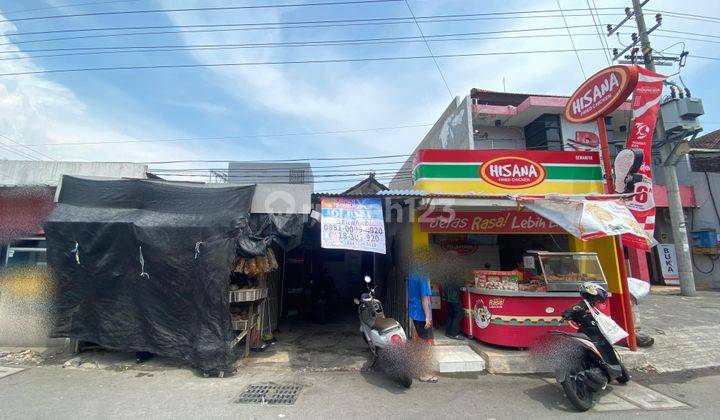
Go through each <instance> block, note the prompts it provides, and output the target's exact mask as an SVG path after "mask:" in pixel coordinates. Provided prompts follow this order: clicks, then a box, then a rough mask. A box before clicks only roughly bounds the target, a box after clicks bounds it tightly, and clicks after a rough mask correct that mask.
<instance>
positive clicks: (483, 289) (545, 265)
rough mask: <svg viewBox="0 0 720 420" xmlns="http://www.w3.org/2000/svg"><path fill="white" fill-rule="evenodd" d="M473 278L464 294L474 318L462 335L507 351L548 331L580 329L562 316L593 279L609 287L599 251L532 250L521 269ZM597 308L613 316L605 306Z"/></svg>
mask: <svg viewBox="0 0 720 420" xmlns="http://www.w3.org/2000/svg"><path fill="white" fill-rule="evenodd" d="M474 277H475V278H474V285H473V286H472V287H466V288H463V290H462V302H463V308H464V309H465V312H466V313H467V314H470V316H467V317H465V319H464V321H463V324H462V327H461V331H462V332H463V333H465V334H466V335H467V336H469V337H475V338H477V339H478V340H480V341H482V342H485V343H489V344H495V345H500V346H507V347H529V346H531V345H532V344H533V342H535V340H537V339H538V338H539V337H541V336H543V335H545V334H547V332H548V331H549V330H563V331H568V332H574V331H576V329H575V328H573V327H572V326H570V325H568V324H567V323H565V322H563V321H562V320H561V317H560V315H561V314H562V311H564V310H565V309H567V308H568V307H570V306H572V305H573V304H575V303H577V302H578V300H579V297H578V289H579V286H580V285H581V284H582V283H584V282H588V281H589V282H593V283H597V284H599V285H602V286H603V287H605V288H607V283H606V281H605V275H604V274H603V271H602V267H601V266H600V261H599V260H598V257H597V254H596V253H594V252H545V251H530V252H528V253H527V254H526V255H525V256H523V264H522V267H520V268H519V269H517V270H512V271H490V270H476V271H475V272H474ZM598 309H600V310H601V311H602V312H604V313H605V314H607V315H609V307H608V306H607V305H606V304H600V305H598Z"/></svg>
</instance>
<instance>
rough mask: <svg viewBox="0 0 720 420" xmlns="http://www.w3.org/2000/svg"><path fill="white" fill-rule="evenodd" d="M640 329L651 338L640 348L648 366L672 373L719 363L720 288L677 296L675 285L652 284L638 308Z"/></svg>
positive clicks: (714, 365)
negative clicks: (654, 285)
mask: <svg viewBox="0 0 720 420" xmlns="http://www.w3.org/2000/svg"><path fill="white" fill-rule="evenodd" d="M638 314H639V317H640V322H639V325H640V328H641V330H642V331H643V332H645V333H646V334H648V335H650V336H652V337H654V338H655V345H654V346H652V347H650V348H647V349H642V353H644V354H645V357H646V359H647V364H648V366H647V367H648V368H650V369H654V370H656V371H658V372H675V371H681V370H687V369H702V368H708V367H716V366H720V329H719V328H718V325H719V324H720V322H719V320H720V291H718V290H703V291H698V292H697V296H695V297H685V296H681V295H680V288H677V287H653V290H652V292H651V294H650V295H649V296H647V297H646V298H645V299H644V300H642V301H641V302H640V305H639V307H638Z"/></svg>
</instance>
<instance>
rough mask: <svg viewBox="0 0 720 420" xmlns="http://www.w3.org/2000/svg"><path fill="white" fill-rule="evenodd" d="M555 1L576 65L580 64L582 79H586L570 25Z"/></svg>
mask: <svg viewBox="0 0 720 420" xmlns="http://www.w3.org/2000/svg"><path fill="white" fill-rule="evenodd" d="M555 1H556V2H557V6H558V10H560V15H561V16H562V20H563V23H564V24H565V28H566V29H567V33H568V36H569V37H570V44H571V45H572V48H573V51H575V58H577V62H578V65H579V66H580V71H581V72H582V75H583V79H587V76H586V75H585V69H584V68H583V65H582V60H580V54H579V53H578V50H577V47H575V40H574V39H573V37H572V33H571V32H570V27H569V26H568V23H567V20H566V19H565V15H564V14H563V10H562V6H560V0H555Z"/></svg>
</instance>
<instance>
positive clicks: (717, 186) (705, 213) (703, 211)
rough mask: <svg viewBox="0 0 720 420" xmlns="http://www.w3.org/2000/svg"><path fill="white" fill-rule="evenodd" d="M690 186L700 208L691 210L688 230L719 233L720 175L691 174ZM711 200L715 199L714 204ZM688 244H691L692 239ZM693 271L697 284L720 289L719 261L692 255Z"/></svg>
mask: <svg viewBox="0 0 720 420" xmlns="http://www.w3.org/2000/svg"><path fill="white" fill-rule="evenodd" d="M719 159H720V158H719ZM706 175H707V177H706ZM692 184H693V186H694V187H695V197H696V199H697V202H698V205H700V207H698V208H695V209H692V211H691V213H692V214H691V216H690V220H689V223H688V227H689V229H688V230H689V231H693V230H704V229H714V230H715V231H716V232H720V219H719V217H720V216H718V213H720V174H717V173H710V172H708V173H705V172H693V173H692ZM711 191H712V196H711V194H710V192H711ZM713 198H714V199H715V202H714V203H713ZM690 243H691V244H692V239H691V240H690ZM714 258H717V257H714ZM693 271H694V272H695V282H696V283H697V284H704V285H708V286H712V287H720V259H716V260H713V259H711V258H710V257H708V256H705V255H694V256H693Z"/></svg>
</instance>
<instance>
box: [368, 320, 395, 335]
mask: <svg viewBox="0 0 720 420" xmlns="http://www.w3.org/2000/svg"><path fill="white" fill-rule="evenodd" d="M398 325H400V324H399V323H398V322H397V321H395V320H394V319H392V318H379V317H378V318H375V322H374V323H373V324H372V327H370V328H371V329H373V330H375V331H380V332H382V331H385V330H389V329H391V328H394V327H396V326H398Z"/></svg>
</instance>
